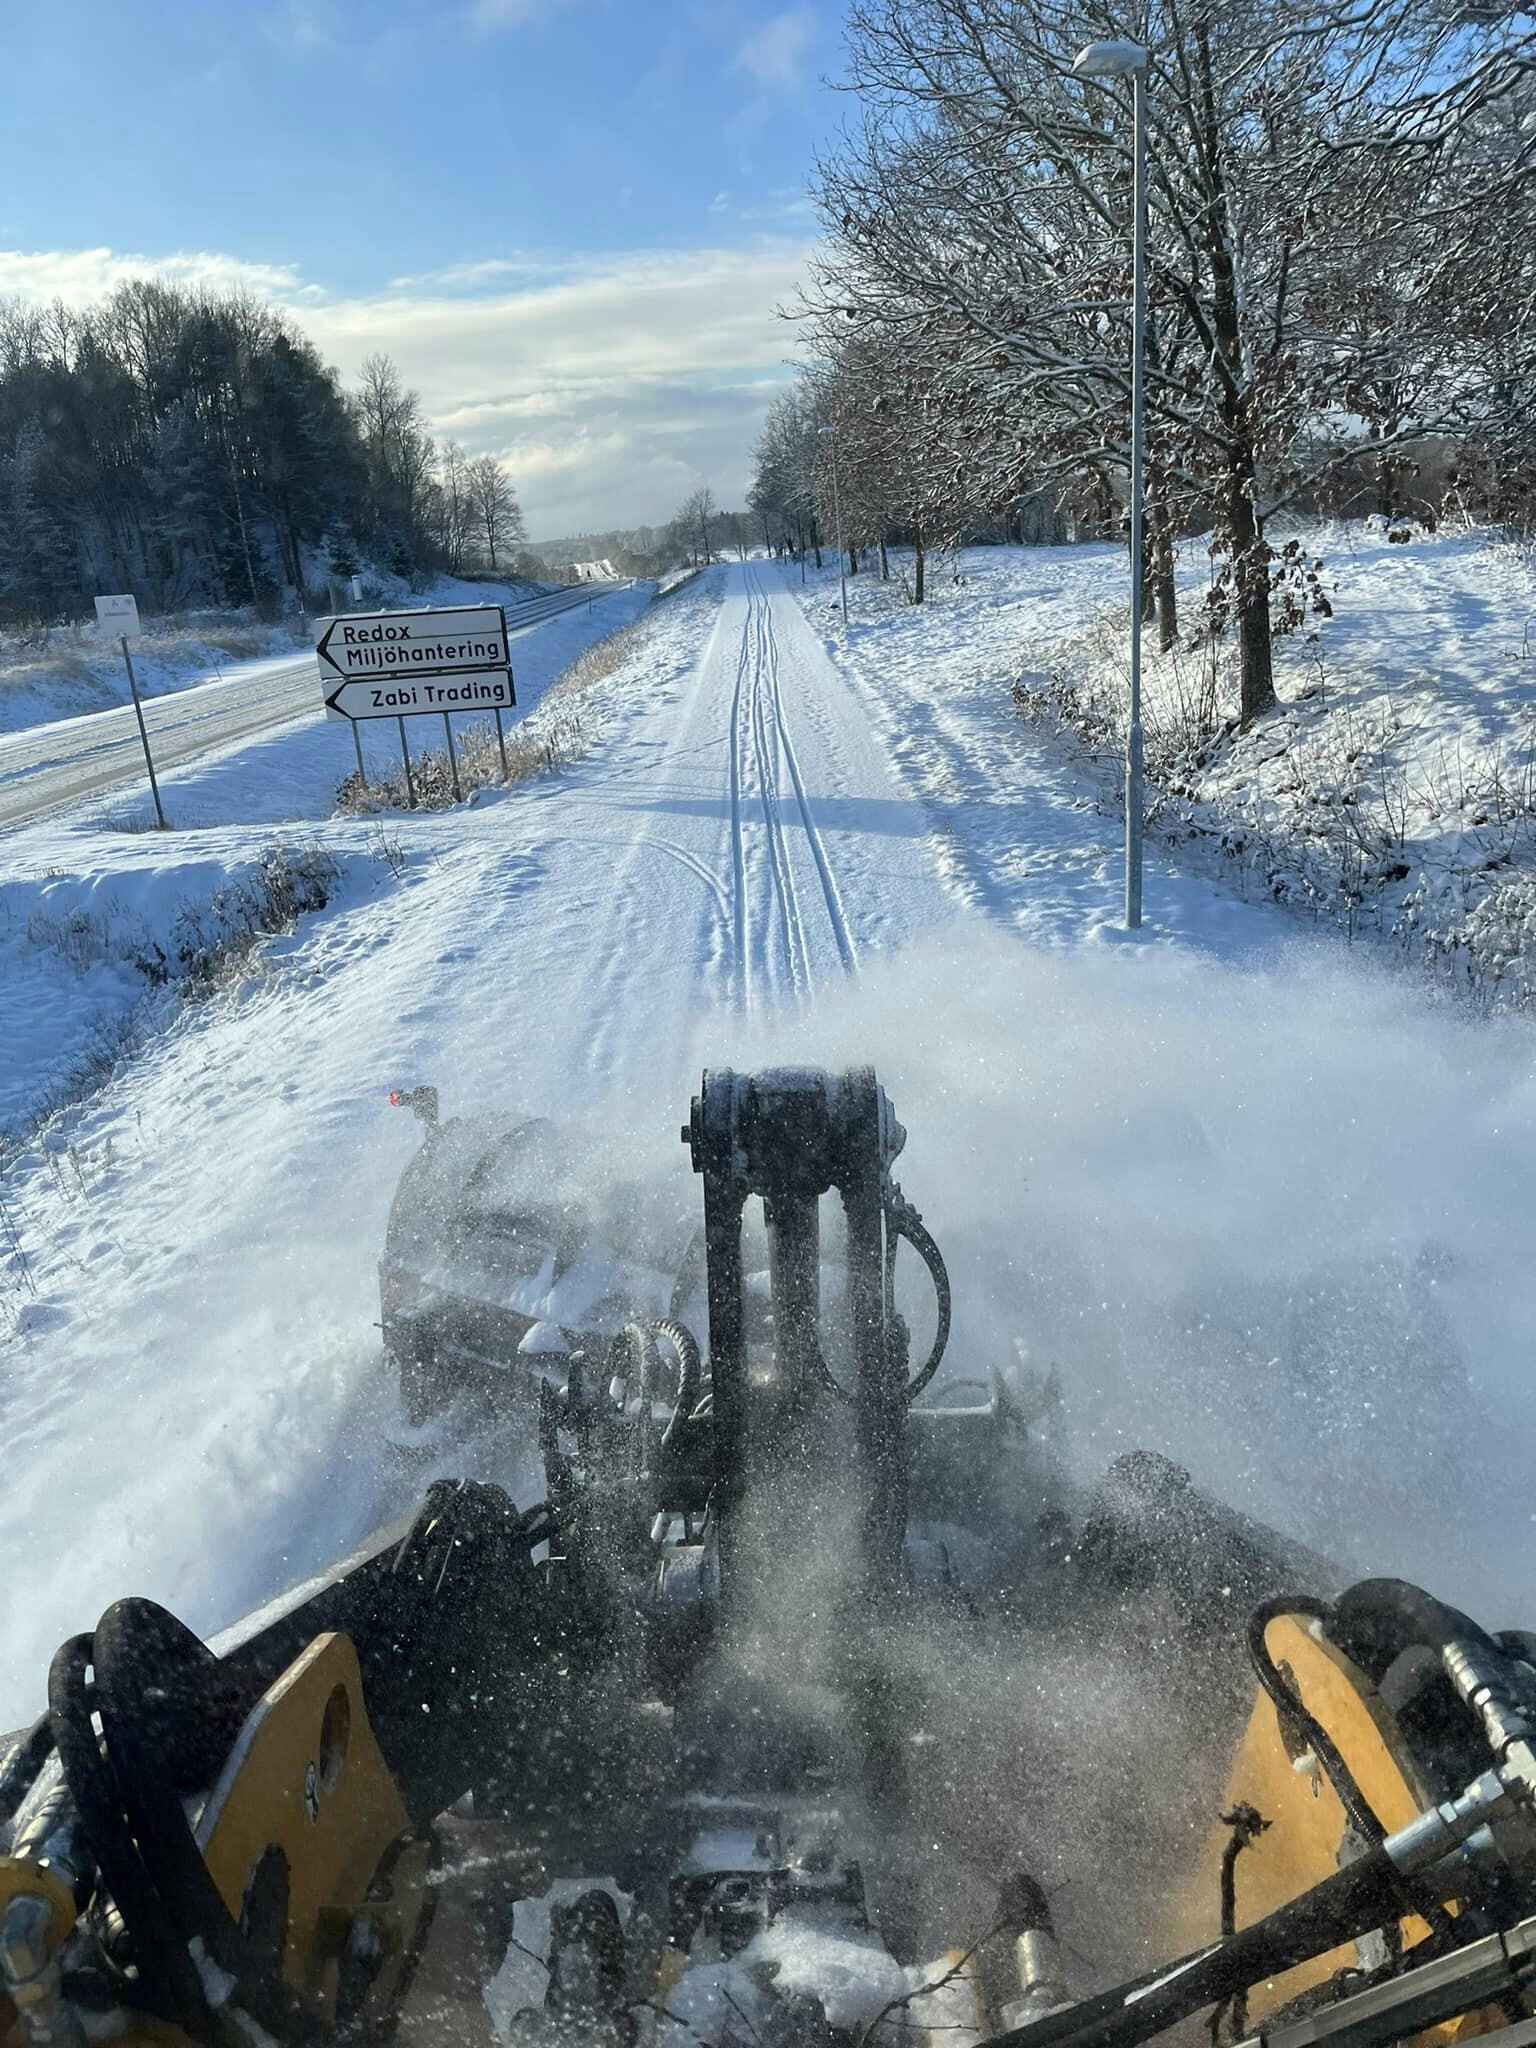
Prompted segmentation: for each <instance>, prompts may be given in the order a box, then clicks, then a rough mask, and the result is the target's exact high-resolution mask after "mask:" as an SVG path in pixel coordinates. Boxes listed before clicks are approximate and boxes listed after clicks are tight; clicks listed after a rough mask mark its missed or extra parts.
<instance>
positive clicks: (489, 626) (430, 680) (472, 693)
mask: <svg viewBox="0 0 1536 2048" xmlns="http://www.w3.org/2000/svg"><path fill="white" fill-rule="evenodd" d="M315 658H316V661H317V663H318V665H319V669H320V688H321V692H322V694H323V696H324V699H325V711H326V716H327V717H328V718H344V719H346V720H347V722H348V723H349V724H350V725H351V727H352V739H353V744H354V745H355V746H356V747H357V750H358V768H359V773H361V770H362V742H361V739H360V737H359V734H358V726H359V725H360V724H361V722H362V721H363V720H364V719H365V718H392V719H394V721H395V723H396V725H397V726H398V727H399V730H400V753H401V758H402V760H403V761H404V763H405V786H406V791H407V795H408V797H409V800H410V804H411V808H412V809H413V810H414V809H415V808H416V791H415V785H414V783H413V781H412V777H411V756H410V749H409V748H408V747H407V745H406V739H405V721H406V719H408V718H419V717H423V716H425V715H427V714H429V713H431V714H436V715H437V716H438V717H440V718H441V719H442V721H443V733H444V736H445V737H446V739H447V742H448V762H449V768H450V772H451V774H452V777H453V793H454V797H455V799H457V800H460V801H462V798H463V791H462V789H461V787H460V784H459V757H458V753H457V751H456V750H455V747H454V744H453V726H452V724H451V723H450V714H451V713H453V712H455V711H459V712H464V711H490V712H492V713H494V715H495V719H496V740H497V745H498V747H499V748H500V751H501V766H502V780H503V781H505V780H506V779H507V748H506V739H505V735H504V733H503V731H502V723H501V714H502V712H503V711H511V710H515V709H516V706H517V693H516V691H515V689H514V687H513V682H512V665H511V660H510V658H509V655H508V651H507V618H506V613H505V612H504V611H503V610H502V608H501V606H500V605H499V604H482V605H468V606H465V607H463V608H462V609H459V610H452V611H450V610H442V611H414V612H357V613H354V614H352V615H350V616H348V617H345V618H336V619H329V620H327V621H326V623H325V630H324V631H323V632H322V634H321V636H320V639H319V641H318V643H317V645H316V647H315Z"/></svg>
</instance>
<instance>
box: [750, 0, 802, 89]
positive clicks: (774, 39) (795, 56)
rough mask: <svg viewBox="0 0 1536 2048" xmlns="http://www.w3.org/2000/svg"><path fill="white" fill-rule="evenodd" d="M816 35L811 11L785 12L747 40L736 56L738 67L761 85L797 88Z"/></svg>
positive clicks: (790, 10)
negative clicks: (807, 54) (801, 68)
mask: <svg viewBox="0 0 1536 2048" xmlns="http://www.w3.org/2000/svg"><path fill="white" fill-rule="evenodd" d="M815 33H816V23H815V19H814V17H813V15H812V13H811V10H810V8H809V7H790V8H786V9H785V11H784V13H782V14H775V15H774V16H773V17H772V19H771V20H768V21H765V22H764V23H763V25H762V27H761V28H760V29H758V30H756V31H755V33H754V34H752V35H750V36H748V38H747V40H746V42H745V43H743V44H742V46H741V49H740V50H739V52H738V53H737V57H736V62H737V65H738V66H739V67H740V68H741V69H742V70H743V71H750V72H751V74H752V76H753V77H754V78H755V79H756V80H757V81H758V83H759V84H760V85H777V86H784V85H794V84H796V83H797V82H798V80H799V77H800V65H801V62H802V60H803V58H804V57H805V54H806V52H807V51H808V50H809V49H810V47H811V42H812V39H813V37H814V35H815Z"/></svg>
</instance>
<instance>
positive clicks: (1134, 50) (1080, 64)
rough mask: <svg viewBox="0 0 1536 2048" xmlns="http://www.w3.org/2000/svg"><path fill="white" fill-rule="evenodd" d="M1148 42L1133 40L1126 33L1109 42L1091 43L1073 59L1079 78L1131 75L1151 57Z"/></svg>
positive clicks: (1074, 68) (1143, 67) (1145, 64)
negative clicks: (1135, 41)
mask: <svg viewBox="0 0 1536 2048" xmlns="http://www.w3.org/2000/svg"><path fill="white" fill-rule="evenodd" d="M1150 54H1151V53H1150V51H1149V50H1148V49H1147V46H1146V44H1145V43H1133V42H1131V41H1129V40H1128V39H1127V38H1126V37H1124V36H1112V37H1111V38H1110V39H1109V40H1108V41H1107V42H1102V43H1089V44H1088V45H1087V47H1086V48H1085V49H1081V50H1079V51H1078V53H1077V55H1076V56H1075V57H1074V58H1073V60H1072V69H1073V70H1074V71H1075V72H1076V73H1077V75H1078V77H1079V78H1130V77H1132V76H1133V75H1134V74H1135V73H1136V72H1138V71H1145V70H1146V68H1147V62H1148V59H1149V57H1150Z"/></svg>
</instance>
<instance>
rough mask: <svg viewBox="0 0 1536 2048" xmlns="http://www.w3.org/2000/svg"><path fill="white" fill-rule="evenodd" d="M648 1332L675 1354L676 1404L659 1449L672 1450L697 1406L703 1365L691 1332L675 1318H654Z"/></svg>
mask: <svg viewBox="0 0 1536 2048" xmlns="http://www.w3.org/2000/svg"><path fill="white" fill-rule="evenodd" d="M650 1329H651V1334H652V1336H653V1337H662V1338H665V1340H666V1341H667V1343H669V1344H670V1345H671V1346H672V1349H673V1350H674V1351H675V1352H676V1353H677V1400H676V1403H675V1404H674V1406H673V1409H672V1414H671V1416H670V1418H669V1419H668V1422H667V1426H666V1428H665V1429H664V1430H663V1431H662V1433H661V1448H662V1449H663V1450H664V1451H665V1450H668V1449H670V1448H671V1446H672V1444H673V1443H674V1442H675V1441H676V1439H677V1435H678V1432H679V1431H680V1430H681V1429H682V1428H683V1426H684V1424H685V1423H686V1422H687V1421H688V1419H689V1418H690V1416H691V1415H692V1414H693V1411H694V1409H695V1408H696V1407H697V1406H698V1402H699V1383H700V1380H701V1378H702V1376H703V1362H702V1360H701V1359H700V1356H699V1346H698V1341H697V1339H696V1338H695V1337H694V1334H693V1332H692V1330H690V1329H689V1327H688V1325H687V1324H686V1323H683V1322H679V1321H678V1319H677V1318H676V1317H675V1316H657V1317H656V1318H655V1320H654V1321H653V1322H652V1323H651V1325H650Z"/></svg>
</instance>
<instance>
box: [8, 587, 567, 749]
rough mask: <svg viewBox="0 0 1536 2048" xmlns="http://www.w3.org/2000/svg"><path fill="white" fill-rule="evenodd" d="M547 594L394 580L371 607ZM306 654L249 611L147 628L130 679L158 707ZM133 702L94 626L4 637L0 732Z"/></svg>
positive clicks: (288, 626)
mask: <svg viewBox="0 0 1536 2048" xmlns="http://www.w3.org/2000/svg"><path fill="white" fill-rule="evenodd" d="M547 587H550V588H552V587H553V586H547ZM545 588H546V586H545V585H543V584H534V583H523V582H519V581H516V580H508V581H507V582H505V583H479V582H466V581H465V580H464V579H462V578H460V577H457V576H443V577H439V578H438V579H437V580H436V581H435V582H433V583H431V584H430V585H428V586H427V587H426V588H425V589H423V590H421V591H412V590H411V589H410V587H409V585H408V584H407V583H405V581H404V580H403V579H402V578H400V577H390V578H387V579H383V580H382V581H381V583H380V588H379V590H378V592H377V593H376V594H375V597H374V600H373V601H374V602H376V603H377V604H378V606H379V608H380V609H381V610H386V611H395V610H400V609H402V608H406V607H410V606H414V605H472V604H506V605H513V604H521V603H524V602H526V601H527V599H529V598H530V597H537V596H539V595H540V594H541V593H542V592H543V590H544V589H545ZM312 644H313V643H312V641H311V639H310V637H309V634H308V630H307V627H306V626H305V625H304V624H303V622H297V621H294V620H280V621H277V622H275V623H267V622H263V621H262V620H260V619H258V618H257V617H256V616H255V614H254V613H253V612H252V611H251V610H250V609H249V607H245V608H242V609H239V610H234V611H226V612H210V611H200V612H187V613H179V614H178V613H173V614H169V615H168V616H166V617H164V618H158V619H153V618H152V619H146V620H145V622H144V631H143V633H142V635H141V636H140V637H139V638H138V639H136V640H135V641H134V642H133V666H134V675H135V677H136V679H137V681H138V686H139V694H140V695H141V696H143V697H163V696H168V695H170V694H171V693H172V692H174V691H177V690H185V689H189V688H191V687H193V686H194V685H196V684H198V683H207V682H218V681H222V680H223V679H225V678H226V677H229V676H233V675H237V674H239V673H241V672H242V671H243V670H245V669H248V668H254V667H255V665H256V664H258V663H271V662H272V661H274V660H278V659H281V658H282V657H284V656H292V655H299V654H304V653H307V652H308V651H309V649H310V647H311V646H312ZM129 694H130V693H129V689H128V677H127V673H126V671H125V669H124V667H123V657H122V652H121V649H120V648H119V646H118V644H117V641H116V640H115V639H114V638H113V636H112V635H111V633H109V632H105V631H103V629H102V628H101V627H100V626H99V625H97V624H96V623H95V622H94V621H78V622H76V623H75V624H72V625H67V626H51V627H45V628H42V629H40V630H39V631H38V632H36V633H25V634H23V633H3V634H0V732H20V731H22V730H23V729H24V728H26V727H29V726H34V725H49V724H52V723H53V722H54V721H55V720H57V719H62V718H76V717H80V716H81V715H83V714H85V713H87V712H91V711H107V710H110V709H111V708H112V707H113V706H114V705H117V704H126V703H127V702H128V701H129Z"/></svg>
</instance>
